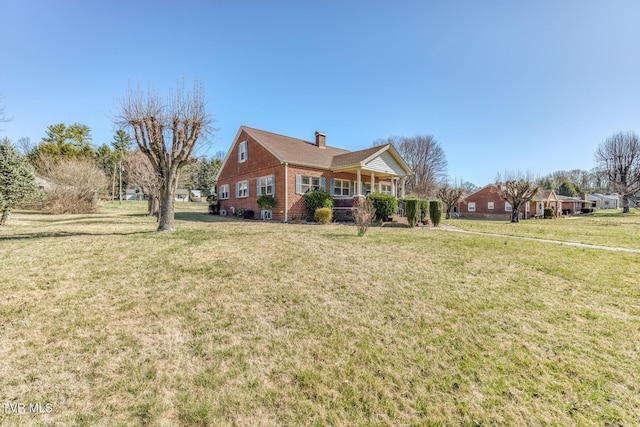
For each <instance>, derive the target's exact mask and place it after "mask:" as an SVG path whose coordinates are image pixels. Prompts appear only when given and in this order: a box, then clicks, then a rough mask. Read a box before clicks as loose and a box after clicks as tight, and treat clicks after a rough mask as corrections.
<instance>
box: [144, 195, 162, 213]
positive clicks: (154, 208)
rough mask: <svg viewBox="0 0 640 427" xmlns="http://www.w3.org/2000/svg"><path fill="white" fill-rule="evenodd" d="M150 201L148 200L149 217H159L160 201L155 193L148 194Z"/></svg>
mask: <svg viewBox="0 0 640 427" xmlns="http://www.w3.org/2000/svg"><path fill="white" fill-rule="evenodd" d="M148 196H149V199H148V200H147V210H148V212H147V213H148V214H149V215H153V216H155V217H158V215H159V210H160V200H158V196H157V195H156V194H155V193H152V194H148Z"/></svg>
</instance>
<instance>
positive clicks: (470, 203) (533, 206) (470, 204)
mask: <svg viewBox="0 0 640 427" xmlns="http://www.w3.org/2000/svg"><path fill="white" fill-rule="evenodd" d="M496 190H497V188H496V186H495V184H489V185H486V186H484V187H482V188H481V189H479V190H477V191H475V192H473V193H471V194H469V195H467V196H466V197H465V198H464V199H463V200H462V201H461V202H460V203H459V207H458V212H459V214H460V215H461V216H462V217H465V218H478V219H498V220H503V219H504V220H509V219H511V212H512V211H513V209H512V207H511V204H510V203H509V202H505V201H504V200H502V199H501V198H500V196H499V195H498V192H497V191H496ZM560 206H561V203H560V201H559V200H558V197H557V196H556V193H555V192H554V191H553V190H538V192H537V193H536V195H535V196H534V197H533V198H532V199H531V201H530V202H529V203H526V204H525V205H524V206H522V207H521V208H520V218H522V219H528V218H532V217H542V216H543V215H544V209H545V208H553V209H554V210H555V211H557V210H558V208H559V207H560Z"/></svg>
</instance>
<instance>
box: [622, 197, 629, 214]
mask: <svg viewBox="0 0 640 427" xmlns="http://www.w3.org/2000/svg"><path fill="white" fill-rule="evenodd" d="M622 213H623V214H625V213H629V195H628V194H623V195H622Z"/></svg>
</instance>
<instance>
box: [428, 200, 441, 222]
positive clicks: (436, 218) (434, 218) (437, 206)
mask: <svg viewBox="0 0 640 427" xmlns="http://www.w3.org/2000/svg"><path fill="white" fill-rule="evenodd" d="M429 218H430V219H431V223H432V224H433V226H434V227H437V226H438V225H440V220H441V219H442V203H441V202H440V200H431V201H430V202H429Z"/></svg>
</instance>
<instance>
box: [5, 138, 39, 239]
mask: <svg viewBox="0 0 640 427" xmlns="http://www.w3.org/2000/svg"><path fill="white" fill-rule="evenodd" d="M34 175H35V174H34V171H33V167H32V166H31V165H30V164H29V162H27V160H26V159H25V158H24V157H22V156H20V155H19V154H18V152H17V151H16V149H15V148H14V147H13V145H11V143H10V142H9V139H8V138H5V139H4V140H3V141H2V143H0V213H1V216H0V227H2V226H4V225H5V223H6V222H7V220H8V219H9V214H10V213H11V209H13V208H14V207H15V206H16V205H17V204H18V203H20V202H22V201H24V200H25V199H27V198H28V197H29V196H31V195H33V194H34V193H35V191H36V183H35V176H34Z"/></svg>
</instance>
